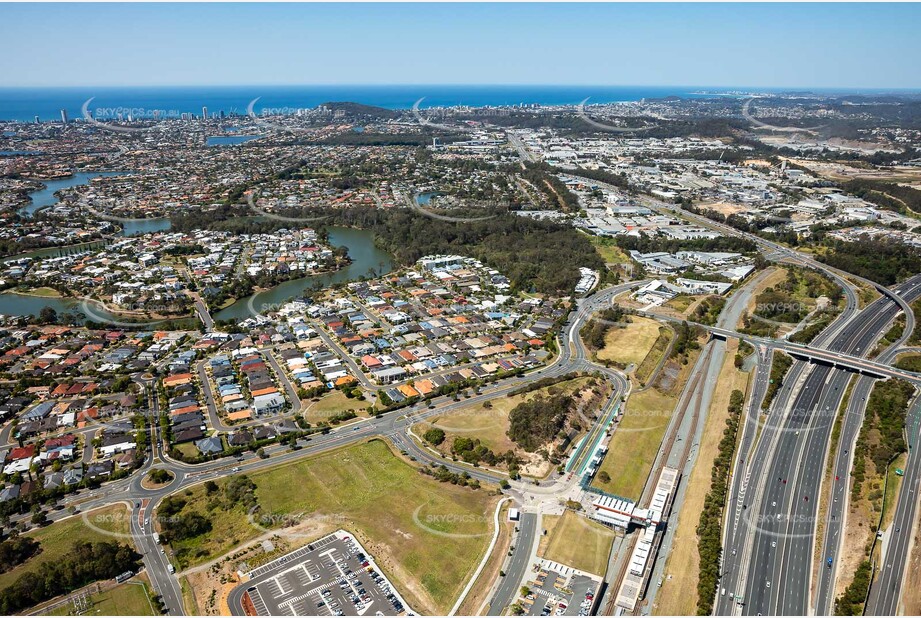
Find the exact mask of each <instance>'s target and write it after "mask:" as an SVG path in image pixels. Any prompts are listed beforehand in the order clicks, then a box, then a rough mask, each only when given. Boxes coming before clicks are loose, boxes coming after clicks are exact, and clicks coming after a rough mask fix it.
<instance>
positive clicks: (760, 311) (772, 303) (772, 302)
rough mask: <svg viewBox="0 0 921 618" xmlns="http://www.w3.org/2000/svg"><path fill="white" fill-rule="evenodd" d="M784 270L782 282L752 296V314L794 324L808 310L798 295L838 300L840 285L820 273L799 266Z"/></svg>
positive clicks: (836, 302)
mask: <svg viewBox="0 0 921 618" xmlns="http://www.w3.org/2000/svg"><path fill="white" fill-rule="evenodd" d="M786 270H787V277H786V279H784V281H783V282H781V283H780V284H778V285H777V286H775V287H769V288H766V289H765V290H764V291H763V292H761V293H760V294H758V296H757V297H756V298H755V303H756V304H755V315H757V316H759V317H762V318H765V319H767V320H774V321H777V322H788V323H792V324H796V323H798V322H799V321H800V320H802V319H803V318H804V317H806V316H807V315H808V314H809V312H810V310H811V308H810V307H809V306H808V305H807V304H806V303H805V302H801V301H800V300H798V299H799V298H804V297H805V298H818V297H820V296H826V297H828V299H829V300H830V301H831V303H832V304H833V305H837V304H838V302H839V301H840V300H841V295H842V290H841V288H840V287H839V286H838V285H837V284H835V283H834V282H833V281H831V280H830V279H828V278H827V277H825V276H824V275H822V274H820V273H817V272H814V271H811V270H806V269H802V268H792V267H787V269H786Z"/></svg>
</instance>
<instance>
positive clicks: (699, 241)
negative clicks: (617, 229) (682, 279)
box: [615, 234, 758, 253]
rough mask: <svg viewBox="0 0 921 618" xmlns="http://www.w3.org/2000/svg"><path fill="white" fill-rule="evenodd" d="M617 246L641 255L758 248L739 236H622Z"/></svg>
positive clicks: (747, 251) (752, 250)
mask: <svg viewBox="0 0 921 618" xmlns="http://www.w3.org/2000/svg"><path fill="white" fill-rule="evenodd" d="M615 240H616V241H617V246H618V247H620V248H621V249H623V250H624V251H630V250H631V249H633V250H636V251H639V252H640V253H653V252H656V251H665V252H668V253H676V252H678V251H725V252H729V253H753V252H755V251H757V249H758V247H757V245H755V242H754V241H752V240H749V239H747V238H740V237H738V236H717V237H716V238H692V239H677V238H662V237H660V236H648V235H646V234H640V235H639V236H630V235H628V234H621V235H620V236H618V237H617V238H616V239H615Z"/></svg>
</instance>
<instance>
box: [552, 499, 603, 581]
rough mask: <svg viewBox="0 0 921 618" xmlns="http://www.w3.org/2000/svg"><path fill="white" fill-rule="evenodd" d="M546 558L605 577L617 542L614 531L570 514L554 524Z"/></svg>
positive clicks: (572, 512)
mask: <svg viewBox="0 0 921 618" xmlns="http://www.w3.org/2000/svg"><path fill="white" fill-rule="evenodd" d="M549 536H550V540H549V542H548V543H547V548H546V550H545V551H544V554H543V557H544V558H546V559H547V560H553V561H554V562H559V563H560V564H565V565H566V566H571V567H573V568H575V569H579V570H580V571H585V572H587V573H593V574H595V575H604V571H605V568H606V567H607V564H608V557H609V555H610V553H611V545H612V544H613V543H614V538H615V536H616V535H615V534H614V531H613V530H611V529H610V528H607V527H605V526H602V525H601V524H599V523H597V522H594V521H591V520H590V519H588V518H587V517H584V516H582V515H579V514H577V513H576V512H575V511H566V513H564V514H563V517H562V519H560V520H559V521H556V522H554V525H553V530H552V531H551V532H550V533H549Z"/></svg>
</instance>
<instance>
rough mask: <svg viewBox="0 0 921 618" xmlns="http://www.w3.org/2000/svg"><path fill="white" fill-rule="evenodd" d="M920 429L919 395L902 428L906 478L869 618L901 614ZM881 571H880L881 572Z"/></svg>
mask: <svg viewBox="0 0 921 618" xmlns="http://www.w3.org/2000/svg"><path fill="white" fill-rule="evenodd" d="M919 427H921V395H919V396H916V397H915V399H914V401H912V403H911V404H910V407H909V413H908V415H907V417H906V422H905V428H906V433H907V435H908V443H909V445H910V446H909V451H908V461H907V462H906V464H905V476H904V477H903V478H902V488H901V490H900V491H899V497H898V500H897V501H896V505H895V514H894V515H893V519H892V523H891V524H890V526H889V532H888V534H887V542H886V544H885V547H884V551H883V554H882V559H881V561H880V564H879V565H877V568H878V569H879V570H878V573H876V578H875V579H874V581H873V584H872V585H871V587H870V598H869V599H868V601H867V606H866V609H865V611H864V613H865V614H866V615H868V616H895V615H897V614H899V613H900V611H899V610H900V608H899V605H900V604H899V599H900V598H901V595H902V589H903V588H904V585H905V580H906V577H907V576H908V559H909V550H910V548H911V545H912V539H913V538H914V535H915V528H916V526H917V524H918V521H917V516H918V502H919V501H918V495H919V493H918V492H919V490H921V486H919V483H921V457H918V448H917V447H918V439H919V437H921V434H919ZM880 567H881V568H880Z"/></svg>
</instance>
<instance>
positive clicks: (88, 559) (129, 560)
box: [0, 542, 141, 615]
mask: <svg viewBox="0 0 921 618" xmlns="http://www.w3.org/2000/svg"><path fill="white" fill-rule="evenodd" d="M140 560H141V556H140V554H138V553H137V552H136V551H134V550H133V549H131V548H130V547H128V546H127V545H122V544H120V543H115V542H99V543H88V542H77V543H74V544H73V546H72V547H71V548H70V550H69V551H67V552H65V553H64V554H63V555H61V556H58V557H56V559H55V560H50V561H48V562H44V563H42V564H41V565H40V566H39V567H38V569H36V570H35V571H33V572H29V573H23V574H22V575H20V576H19V577H18V578H17V579H16V581H15V582H13V583H12V584H10V585H9V586H7V587H6V588H4V589H3V590H0V612H2V613H3V614H6V615H11V614H15V613H16V612H19V611H21V610H23V609H25V608H27V607H32V606H34V605H37V604H39V603H42V602H43V601H47V600H48V599H51V598H54V597H56V596H58V595H60V594H65V593H68V592H70V591H72V590H76V589H78V588H81V587H83V586H86V585H87V584H90V583H92V582H95V581H99V580H101V579H111V578H114V577H115V576H116V575H119V574H121V573H124V572H125V571H135V570H137V568H138V567H139V566H140Z"/></svg>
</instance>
